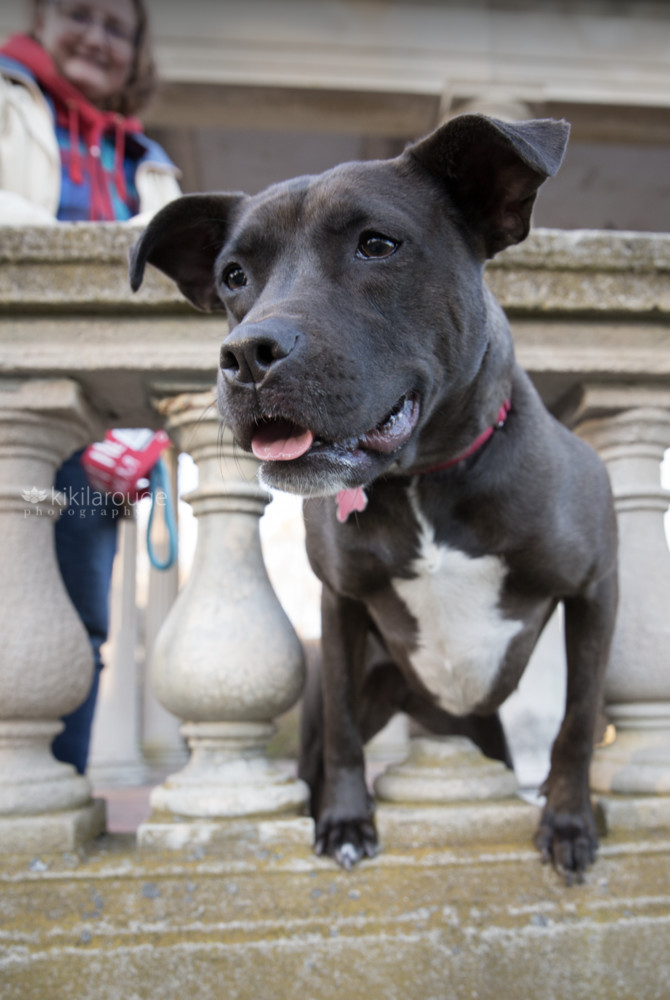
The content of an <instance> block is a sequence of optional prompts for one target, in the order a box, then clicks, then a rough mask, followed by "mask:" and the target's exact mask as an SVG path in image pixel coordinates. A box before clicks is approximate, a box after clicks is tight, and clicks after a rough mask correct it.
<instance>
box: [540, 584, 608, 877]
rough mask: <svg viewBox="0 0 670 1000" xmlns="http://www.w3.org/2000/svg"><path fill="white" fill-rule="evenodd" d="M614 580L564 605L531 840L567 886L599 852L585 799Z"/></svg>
mask: <svg viewBox="0 0 670 1000" xmlns="http://www.w3.org/2000/svg"><path fill="white" fill-rule="evenodd" d="M616 605H617V578H616V573H615V572H613V573H612V574H611V575H610V576H608V577H606V578H605V579H603V580H601V581H600V582H599V583H598V584H596V585H595V586H594V587H593V588H592V591H591V592H590V593H589V594H588V595H585V596H580V597H573V598H570V599H569V600H566V601H565V602H564V606H565V645H566V653H567V664H568V679H567V695H566V709H565V717H564V719H563V723H562V725H561V728H560V730H559V733H558V736H557V737H556V741H555V743H554V746H553V748H552V752H551V769H550V771H549V776H548V778H547V780H546V782H545V783H544V786H543V788H542V791H543V792H544V793H545V794H546V804H545V807H544V810H543V813H542V817H541V820H540V825H539V827H538V831H537V834H536V837H535V843H536V845H537V847H538V848H539V850H540V852H541V854H542V859H543V861H552V862H553V863H554V865H555V867H556V868H557V869H558V871H560V872H561V873H563V874H564V875H565V877H566V881H567V882H568V883H570V882H572V881H573V879H574V878H576V879H577V880H578V881H581V880H582V877H583V873H584V870H585V869H586V867H587V866H588V865H589V864H591V862H592V861H594V859H595V855H596V849H597V846H598V836H597V831H596V823H595V817H594V815H593V809H592V806H591V799H590V795H589V765H590V763H591V756H592V752H593V743H594V740H595V732H596V722H597V718H598V713H599V710H600V707H601V698H602V682H603V677H604V674H605V668H606V666H607V659H608V656H609V648H610V643H611V639H612V633H613V631H614V620H615V614H616Z"/></svg>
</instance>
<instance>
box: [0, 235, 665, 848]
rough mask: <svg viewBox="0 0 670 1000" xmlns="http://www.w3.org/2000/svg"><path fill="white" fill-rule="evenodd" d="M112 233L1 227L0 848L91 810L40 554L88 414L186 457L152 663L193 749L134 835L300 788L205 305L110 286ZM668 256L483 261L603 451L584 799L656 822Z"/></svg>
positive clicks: (571, 250) (613, 242) (55, 594)
mask: <svg viewBox="0 0 670 1000" xmlns="http://www.w3.org/2000/svg"><path fill="white" fill-rule="evenodd" d="M133 239H134V235H133V233H132V231H131V230H130V229H129V228H127V227H124V226H117V225H104V226H92V225H87V226H77V225H62V226H58V227H53V228H46V229H37V228H35V229H24V230H18V229H4V230H0V519H1V520H2V523H3V529H4V530H3V531H2V534H1V535H0V546H2V559H1V560H0V565H1V566H2V571H1V575H0V587H1V593H0V606H2V607H3V609H4V613H5V618H6V624H5V630H4V640H5V641H4V642H3V644H2V649H1V651H0V762H1V763H2V766H1V767H0V850H5V851H7V850H9V851H13V850H18V849H21V848H22V845H26V844H30V845H32V846H31V849H33V848H34V849H42V850H49V849H60V848H63V849H66V848H67V847H69V846H71V845H72V844H75V843H77V842H78V841H79V840H81V839H85V838H86V837H88V836H91V835H92V834H93V833H95V832H96V831H97V830H98V829H99V828H100V824H101V816H100V809H99V807H98V806H96V805H95V803H93V802H92V800H91V789H90V785H89V784H88V782H87V779H85V778H80V777H78V776H76V775H74V773H70V771H68V769H67V767H66V766H65V765H59V764H57V763H56V761H55V760H54V759H53V758H52V756H51V754H50V751H49V743H50V739H51V738H52V735H53V733H54V732H55V731H56V730H57V727H58V719H59V717H60V716H61V715H62V714H63V713H64V712H66V711H67V710H69V709H70V708H72V707H74V705H76V704H77V703H78V702H79V701H80V700H81V699H82V698H83V696H84V692H85V689H86V684H87V679H88V676H89V670H90V664H89V662H88V656H87V652H86V642H85V638H84V636H83V633H82V630H81V627H80V625H79V622H78V620H77V617H76V615H74V613H73V612H72V609H71V608H70V606H69V603H68V602H67V599H66V597H65V594H64V591H63V587H62V584H61V582H60V579H59V575H58V572H57V569H56V565H55V560H54V557H53V542H52V538H51V534H52V530H53V523H54V518H55V517H56V515H57V508H59V506H60V501H59V499H58V498H57V497H52V493H51V484H52V481H53V472H54V470H55V469H56V467H57V466H58V464H59V462H60V460H61V459H62V458H63V457H64V456H65V455H66V454H67V453H68V452H70V451H72V450H74V448H75V447H78V446H81V445H82V444H83V443H85V442H86V441H88V440H91V439H92V438H93V437H95V436H96V435H98V434H99V433H100V431H101V428H103V427H105V426H108V427H111V426H141V427H159V426H165V427H166V428H167V430H168V432H169V433H170V434H171V435H172V437H173V440H174V441H175V443H176V445H177V447H178V448H179V449H181V450H182V451H187V452H190V453H191V454H192V456H193V458H194V460H195V461H196V463H197V464H198V466H199V469H200V482H199V486H198V488H197V490H195V491H194V493H193V494H192V496H191V497H190V502H191V503H192V505H193V509H194V511H195V514H196V516H197V518H198V522H199V529H200V530H199V541H198V548H197V550H196V555H195V560H194V566H193V571H192V574H191V578H190V580H189V581H188V583H187V584H186V585H185V586H184V587H183V589H182V591H181V592H180V595H179V597H178V599H177V601H176V602H175V604H174V606H173V609H172V611H171V613H170V615H169V616H168V619H167V621H166V623H165V625H164V627H163V629H162V631H161V633H160V635H159V637H158V639H157V641H156V644H155V648H154V658H153V667H152V678H153V685H154V689H155V691H156V693H157V695H158V697H159V699H160V701H161V702H162V703H163V704H164V705H165V706H166V707H167V708H168V709H169V710H170V711H171V712H172V713H174V714H175V715H176V716H178V717H179V718H180V719H181V720H182V721H183V723H184V725H183V729H182V731H183V734H184V735H185V737H186V739H187V741H188V743H189V746H190V749H191V756H190V760H189V762H188V764H187V765H186V767H185V768H183V769H182V770H181V771H178V772H177V773H176V774H174V775H172V776H171V777H170V778H169V779H168V780H167V781H166V782H165V783H164V784H163V785H161V786H160V787H158V788H157V789H155V790H154V793H153V799H152V803H153V808H154V816H153V817H152V821H151V822H150V823H148V824H146V825H145V828H144V830H143V834H142V837H143V839H144V843H145V845H146V846H148V847H150V846H151V845H152V844H156V843H160V844H162V845H163V846H166V845H169V844H170V843H183V838H184V836H185V834H184V830H185V829H194V828H197V829H196V834H195V836H196V839H197V838H198V837H200V838H202V837H207V836H209V835H210V834H211V831H212V829H213V824H214V825H215V823H216V820H217V819H227V820H229V819H231V818H238V819H239V818H240V817H246V818H247V819H248V818H249V817H253V816H257V815H258V814H267V815H277V814H282V815H286V814H289V815H290V814H296V813H299V812H300V810H301V809H302V807H303V805H304V801H305V789H304V787H303V786H302V785H301V783H300V782H299V781H297V780H295V779H293V778H291V777H289V776H287V775H286V774H284V773H282V772H281V771H278V770H277V769H276V768H274V766H272V765H271V764H270V763H269V762H268V760H267V757H266V754H265V747H266V744H267V742H268V739H269V738H270V736H271V734H272V731H273V719H274V718H275V717H276V716H277V715H278V714H279V713H280V712H282V711H284V710H285V709H286V708H287V707H289V706H290V705H291V704H292V703H293V702H294V701H295V700H296V699H297V698H298V696H299V693H300V689H301V683H302V676H303V664H302V654H301V650H300V646H299V643H298V641H297V639H296V636H295V634H294V632H293V629H292V627H291V625H290V623H289V621H288V619H287V618H286V616H285V615H284V613H283V611H282V610H281V608H280V606H279V604H278V602H277V600H276V598H275V596H274V594H273V592H272V589H271V587H270V585H269V583H268V580H267V576H266V574H265V570H264V566H263V562H262V557H261V553H260V546H259V541H258V519H259V517H260V516H261V514H262V512H263V509H264V505H265V502H266V500H267V497H266V496H265V495H264V494H263V492H262V491H261V490H260V488H259V487H258V484H257V482H256V478H255V468H256V466H255V461H254V460H253V459H251V458H249V457H248V456H245V455H242V454H240V453H239V452H236V451H235V449H234V446H233V445H232V442H230V441H229V440H228V439H227V437H226V435H225V434H224V436H223V438H221V437H220V428H219V423H218V418H217V415H216V408H215V404H214V397H213V394H212V386H213V384H214V381H215V374H216V363H217V358H218V349H219V344H220V342H221V339H222V338H223V336H224V334H225V322H224V320H223V319H222V318H221V317H219V316H214V317H212V316H205V315H201V314H199V313H196V312H195V311H194V310H193V309H191V307H190V306H189V305H188V304H187V303H185V301H184V300H183V299H182V298H181V296H180V294H179V293H178V292H177V290H176V289H175V288H174V286H173V285H172V284H171V283H170V282H168V281H167V280H166V279H164V278H163V277H162V276H161V275H159V274H158V273H157V272H155V271H153V270H152V269H150V273H149V274H148V276H147V280H146V282H145V284H144V286H143V288H142V289H141V291H140V293H138V294H137V295H136V296H133V295H131V293H130V291H129V290H128V286H127V278H126V254H127V250H128V247H129V245H130V243H131V242H132V241H133ZM668 272H670V237H666V236H660V235H646V234H632V233H614V232H612V233H609V232H607V233H601V232H587V231H584V232H562V231H553V230H552V231H549V230H545V231H542V230H540V231H536V232H535V233H533V234H531V237H530V238H529V239H528V240H527V241H526V243H524V244H522V245H521V246H520V247H518V248H514V249H513V250H509V251H507V252H506V253H505V254H503V255H502V256H501V258H500V259H499V260H498V261H494V262H493V263H492V264H491V265H490V266H489V269H488V280H489V283H490V285H491V286H492V288H493V290H494V291H495V293H496V294H497V295H498V297H499V299H500V300H501V302H502V303H503V305H504V306H505V308H506V309H507V311H508V314H509V316H510V319H511V322H512V327H513V330H514V334H515V341H516V346H517V354H518V356H519V359H520V361H521V363H522V364H523V365H524V366H525V367H526V368H527V369H528V370H529V372H530V374H531V376H532V377H533V379H534V381H535V382H536V384H537V386H538V388H539V390H540V392H541V393H542V395H543V397H544V399H545V401H546V402H547V405H548V406H549V407H550V409H552V410H553V411H554V412H555V413H556V414H557V415H558V416H559V417H560V418H561V419H564V420H565V421H566V422H568V423H570V424H571V425H573V426H575V428H576V429H577V431H578V432H579V433H582V434H583V435H584V436H585V437H586V438H587V439H588V440H589V441H590V442H591V443H592V444H593V445H594V446H595V447H596V448H597V449H598V450H599V451H600V452H601V454H602V455H603V457H604V459H605V461H606V462H607V465H608V468H609V470H610V473H611V477H612V482H613V484H614V489H615V495H616V502H617V509H618V514H619V521H620V529H621V569H622V603H621V612H620V617H619V623H618V628H617V634H616V638H615V643H614V650H613V654H612V664H611V668H610V671H609V674H608V683H607V710H608V713H609V714H610V716H611V718H612V720H613V721H614V722H615V724H616V726H617V729H618V730H619V731H620V738H619V739H617V741H616V742H615V743H614V744H613V745H612V746H609V747H606V748H603V749H601V750H600V751H599V752H598V755H597V758H596V762H595V764H594V771H593V786H594V790H595V791H596V792H598V793H599V794H600V795H602V796H603V801H605V802H607V801H609V798H611V796H610V793H617V795H616V796H614V798H615V799H616V801H617V802H618V803H620V799H621V795H623V796H625V797H627V798H626V801H631V802H633V803H634V807H635V808H634V809H633V813H632V814H631V813H630V810H629V812H628V813H626V815H627V816H628V821H630V822H634V819H635V816H640V815H644V816H645V817H647V819H648V818H649V817H650V816H653V817H654V822H655V823H656V824H657V825H663V824H665V825H669V820H668V812H669V810H668V809H667V808H666V806H667V803H668V802H670V798H666V797H665V796H667V795H668V793H670V688H669V687H668V680H667V671H666V670H664V662H665V656H666V651H667V649H668V641H667V640H668V639H669V638H670V626H668V621H669V620H670V619H668V611H667V609H668V608H669V607H670V555H669V554H668V548H667V545H666V542H665V537H664V534H663V515H664V512H665V510H666V507H667V500H666V497H665V494H664V492H663V490H662V489H661V486H660V480H659V465H660V461H661V459H662V456H663V452H664V450H665V448H667V447H669V446H670V388H669V385H668V380H669V378H670V323H669V318H670V284H669V283H668ZM26 497H27V499H26ZM617 808H618V806H617ZM636 810H637V811H636ZM619 814H620V813H619ZM619 814H617V815H619ZM612 815H614V813H612ZM631 815H633V819H632V820H631V819H630V816H631ZM200 821H202V822H200ZM194 822H195V827H194V826H193V824H194ZM198 823H200V825H198ZM189 824H191V825H190V827H189ZM161 831H162V832H161ZM208 831H209V832H208Z"/></svg>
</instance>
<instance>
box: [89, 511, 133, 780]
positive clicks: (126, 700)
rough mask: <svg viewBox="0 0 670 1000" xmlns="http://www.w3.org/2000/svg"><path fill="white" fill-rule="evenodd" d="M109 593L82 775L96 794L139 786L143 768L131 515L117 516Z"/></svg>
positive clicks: (126, 513)
mask: <svg viewBox="0 0 670 1000" xmlns="http://www.w3.org/2000/svg"><path fill="white" fill-rule="evenodd" d="M118 531H119V536H118V545H117V553H116V557H115V559H114V569H113V572H112V585H111V593H110V631H109V640H108V643H107V647H106V649H105V650H103V658H104V660H105V664H106V665H105V669H104V670H103V671H102V675H101V677H100V691H99V694H98V704H97V706H96V711H95V719H94V722H93V733H92V738H91V760H90V764H89V766H88V769H87V773H88V775H89V777H90V778H91V781H92V782H93V783H94V784H95V787H96V788H106V787H107V788H109V787H115V786H123V785H141V784H142V783H143V782H144V781H145V779H146V767H145V764H144V760H143V758H142V751H141V747H140V743H141V739H140V723H141V712H142V702H141V688H140V668H139V664H138V662H137V638H138V637H137V600H136V595H137V579H136V576H137V544H138V538H137V536H138V530H137V521H136V516H135V512H134V510H131V509H128V510H124V511H123V513H122V514H121V515H120V516H119V528H118Z"/></svg>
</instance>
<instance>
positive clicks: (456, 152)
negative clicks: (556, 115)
mask: <svg viewBox="0 0 670 1000" xmlns="http://www.w3.org/2000/svg"><path fill="white" fill-rule="evenodd" d="M569 134H570V126H569V124H568V123H567V122H566V121H556V120H555V119H552V118H542V119H534V120H531V121H522V122H502V121H498V120H497V119H495V118H488V117H486V116H485V115H475V114H467V115H458V116H457V117H456V118H452V120H451V121H449V122H447V123H446V125H442V126H441V127H440V128H438V129H436V130H435V131H434V132H431V134H430V135H428V136H426V137H425V138H424V139H420V140H419V141H418V142H415V143H413V144H412V145H410V146H408V148H407V150H406V151H405V152H406V154H409V155H410V156H412V157H414V159H415V160H418V162H419V163H421V164H422V165H423V166H424V167H425V168H426V169H427V170H429V171H430V173H431V174H433V175H435V176H436V177H437V178H439V179H440V180H441V181H442V182H443V183H444V184H445V186H446V187H447V189H448V190H449V191H450V193H451V194H452V196H453V198H454V200H455V202H456V205H457V207H458V208H459V209H460V210H461V211H462V212H463V214H464V215H465V218H466V220H467V221H468V223H469V225H470V227H471V228H472V229H473V231H474V232H475V233H476V234H477V235H479V236H480V238H481V240H482V242H483V249H484V254H485V256H486V257H492V256H493V255H494V254H496V253H498V251H499V250H504V248H505V247H507V246H510V245H511V244H512V243H520V242H521V240H524V239H525V238H526V236H527V235H528V230H529V228H530V215H531V211H532V209H533V203H534V201H535V196H536V194H537V190H538V188H539V187H540V184H542V183H543V182H544V181H545V180H546V179H547V177H553V176H554V174H555V173H556V172H557V170H558V168H559V167H560V165H561V161H562V159H563V154H564V153H565V147H566V145H567V142H568V136H569Z"/></svg>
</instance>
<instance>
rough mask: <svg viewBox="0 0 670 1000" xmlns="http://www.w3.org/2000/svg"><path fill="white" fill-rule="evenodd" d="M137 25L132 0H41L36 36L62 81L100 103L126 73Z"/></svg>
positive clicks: (117, 87) (102, 104) (122, 81)
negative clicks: (63, 79) (42, 1)
mask: <svg viewBox="0 0 670 1000" xmlns="http://www.w3.org/2000/svg"><path fill="white" fill-rule="evenodd" d="M137 27H138V23H137V13H136V11H135V5H134V4H133V2H132V0H81V2H78V0H45V2H44V3H43V4H41V5H40V7H39V10H38V15H37V23H36V28H35V37H36V38H37V41H38V42H39V43H40V44H41V45H42V46H43V47H44V48H45V49H46V50H47V52H48V53H49V54H50V55H51V57H52V59H53V60H54V62H55V64H56V67H57V68H58V70H59V71H60V72H61V73H62V75H63V76H64V77H65V79H66V80H68V81H69V82H70V83H71V84H73V86H75V87H77V88H78V89H79V90H80V91H81V92H82V94H83V95H84V96H85V97H86V98H88V100H89V101H90V102H91V103H92V104H95V105H96V106H98V107H105V105H106V103H107V101H108V100H109V99H110V98H112V97H113V96H114V95H115V94H117V93H118V92H119V91H120V90H121V89H122V88H123V87H124V85H125V84H126V82H127V80H128V77H129V76H130V73H131V70H132V65H133V57H134V54H135V35H136V32H137Z"/></svg>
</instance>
